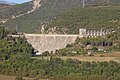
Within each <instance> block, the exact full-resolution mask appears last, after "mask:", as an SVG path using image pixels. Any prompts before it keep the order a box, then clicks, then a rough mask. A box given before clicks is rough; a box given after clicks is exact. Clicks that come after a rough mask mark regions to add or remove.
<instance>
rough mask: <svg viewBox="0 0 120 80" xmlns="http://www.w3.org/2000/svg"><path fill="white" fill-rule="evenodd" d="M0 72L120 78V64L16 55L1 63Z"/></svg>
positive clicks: (61, 78)
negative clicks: (37, 58)
mask: <svg viewBox="0 0 120 80" xmlns="http://www.w3.org/2000/svg"><path fill="white" fill-rule="evenodd" d="M0 74H4V75H16V76H25V77H33V78H35V77H36V78H37V79H38V78H39V79H41V78H50V79H51V80H54V79H56V80H66V79H67V80H68V79H69V80H75V79H77V80H96V79H98V80H119V78H120V75H119V74H120V64H119V63H117V62H114V61H111V62H81V61H78V60H72V59H67V60H61V59H60V58H52V57H51V58H50V60H44V59H42V60H36V59H31V58H28V57H24V56H16V57H13V58H11V59H9V60H7V61H4V62H1V63H0ZM71 77H72V78H71Z"/></svg>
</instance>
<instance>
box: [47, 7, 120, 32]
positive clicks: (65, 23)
mask: <svg viewBox="0 0 120 80" xmlns="http://www.w3.org/2000/svg"><path fill="white" fill-rule="evenodd" d="M119 16H120V7H91V8H84V9H83V8H76V9H71V10H68V11H64V12H62V13H61V14H60V15H58V16H57V17H56V18H55V19H54V20H52V21H51V22H50V23H49V26H48V27H47V29H48V30H49V28H53V27H56V31H57V32H60V33H63V32H66V33H70V34H71V33H78V29H79V28H86V29H97V30H100V29H107V30H120V26H119V25H120V24H119V23H120V17H119Z"/></svg>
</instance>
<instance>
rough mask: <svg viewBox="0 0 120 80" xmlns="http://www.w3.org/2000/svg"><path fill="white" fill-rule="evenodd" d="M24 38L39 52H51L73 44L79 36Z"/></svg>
mask: <svg viewBox="0 0 120 80" xmlns="http://www.w3.org/2000/svg"><path fill="white" fill-rule="evenodd" d="M25 37H26V38H27V41H28V43H30V44H32V46H33V47H34V48H35V49H37V50H38V51H39V52H44V51H49V52H51V51H55V50H56V49H62V48H64V47H66V45H67V44H71V43H73V42H74V41H75V40H76V38H77V37H79V35H49V34H25Z"/></svg>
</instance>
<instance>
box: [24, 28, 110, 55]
mask: <svg viewBox="0 0 120 80" xmlns="http://www.w3.org/2000/svg"><path fill="white" fill-rule="evenodd" d="M106 34H110V32H108V31H105V30H104V31H102V30H100V31H96V30H90V31H89V30H86V29H79V34H77V35H69V34H67V35H65V34H56V35H54V34H52V35H50V34H24V36H25V37H26V39H27V41H28V43H30V44H32V46H33V48H35V49H36V50H38V51H39V52H41V53H42V52H45V51H49V52H51V51H53V52H55V50H59V49H62V48H65V47H66V45H67V44H71V43H73V42H75V40H76V38H77V37H79V38H83V37H87V38H93V37H97V36H104V35H106Z"/></svg>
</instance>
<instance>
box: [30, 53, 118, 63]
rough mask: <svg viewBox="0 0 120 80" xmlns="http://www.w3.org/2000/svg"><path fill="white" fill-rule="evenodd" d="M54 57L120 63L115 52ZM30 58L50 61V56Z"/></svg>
mask: <svg viewBox="0 0 120 80" xmlns="http://www.w3.org/2000/svg"><path fill="white" fill-rule="evenodd" d="M54 57H57V58H61V59H63V60H66V59H69V58H70V59H77V60H80V61H89V62H92V61H95V62H104V61H107V62H109V61H117V62H119V63H120V53H119V52H116V53H105V54H95V55H94V56H81V55H79V56H53V58H54ZM32 58H35V59H50V56H43V57H41V56H39V57H32Z"/></svg>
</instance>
